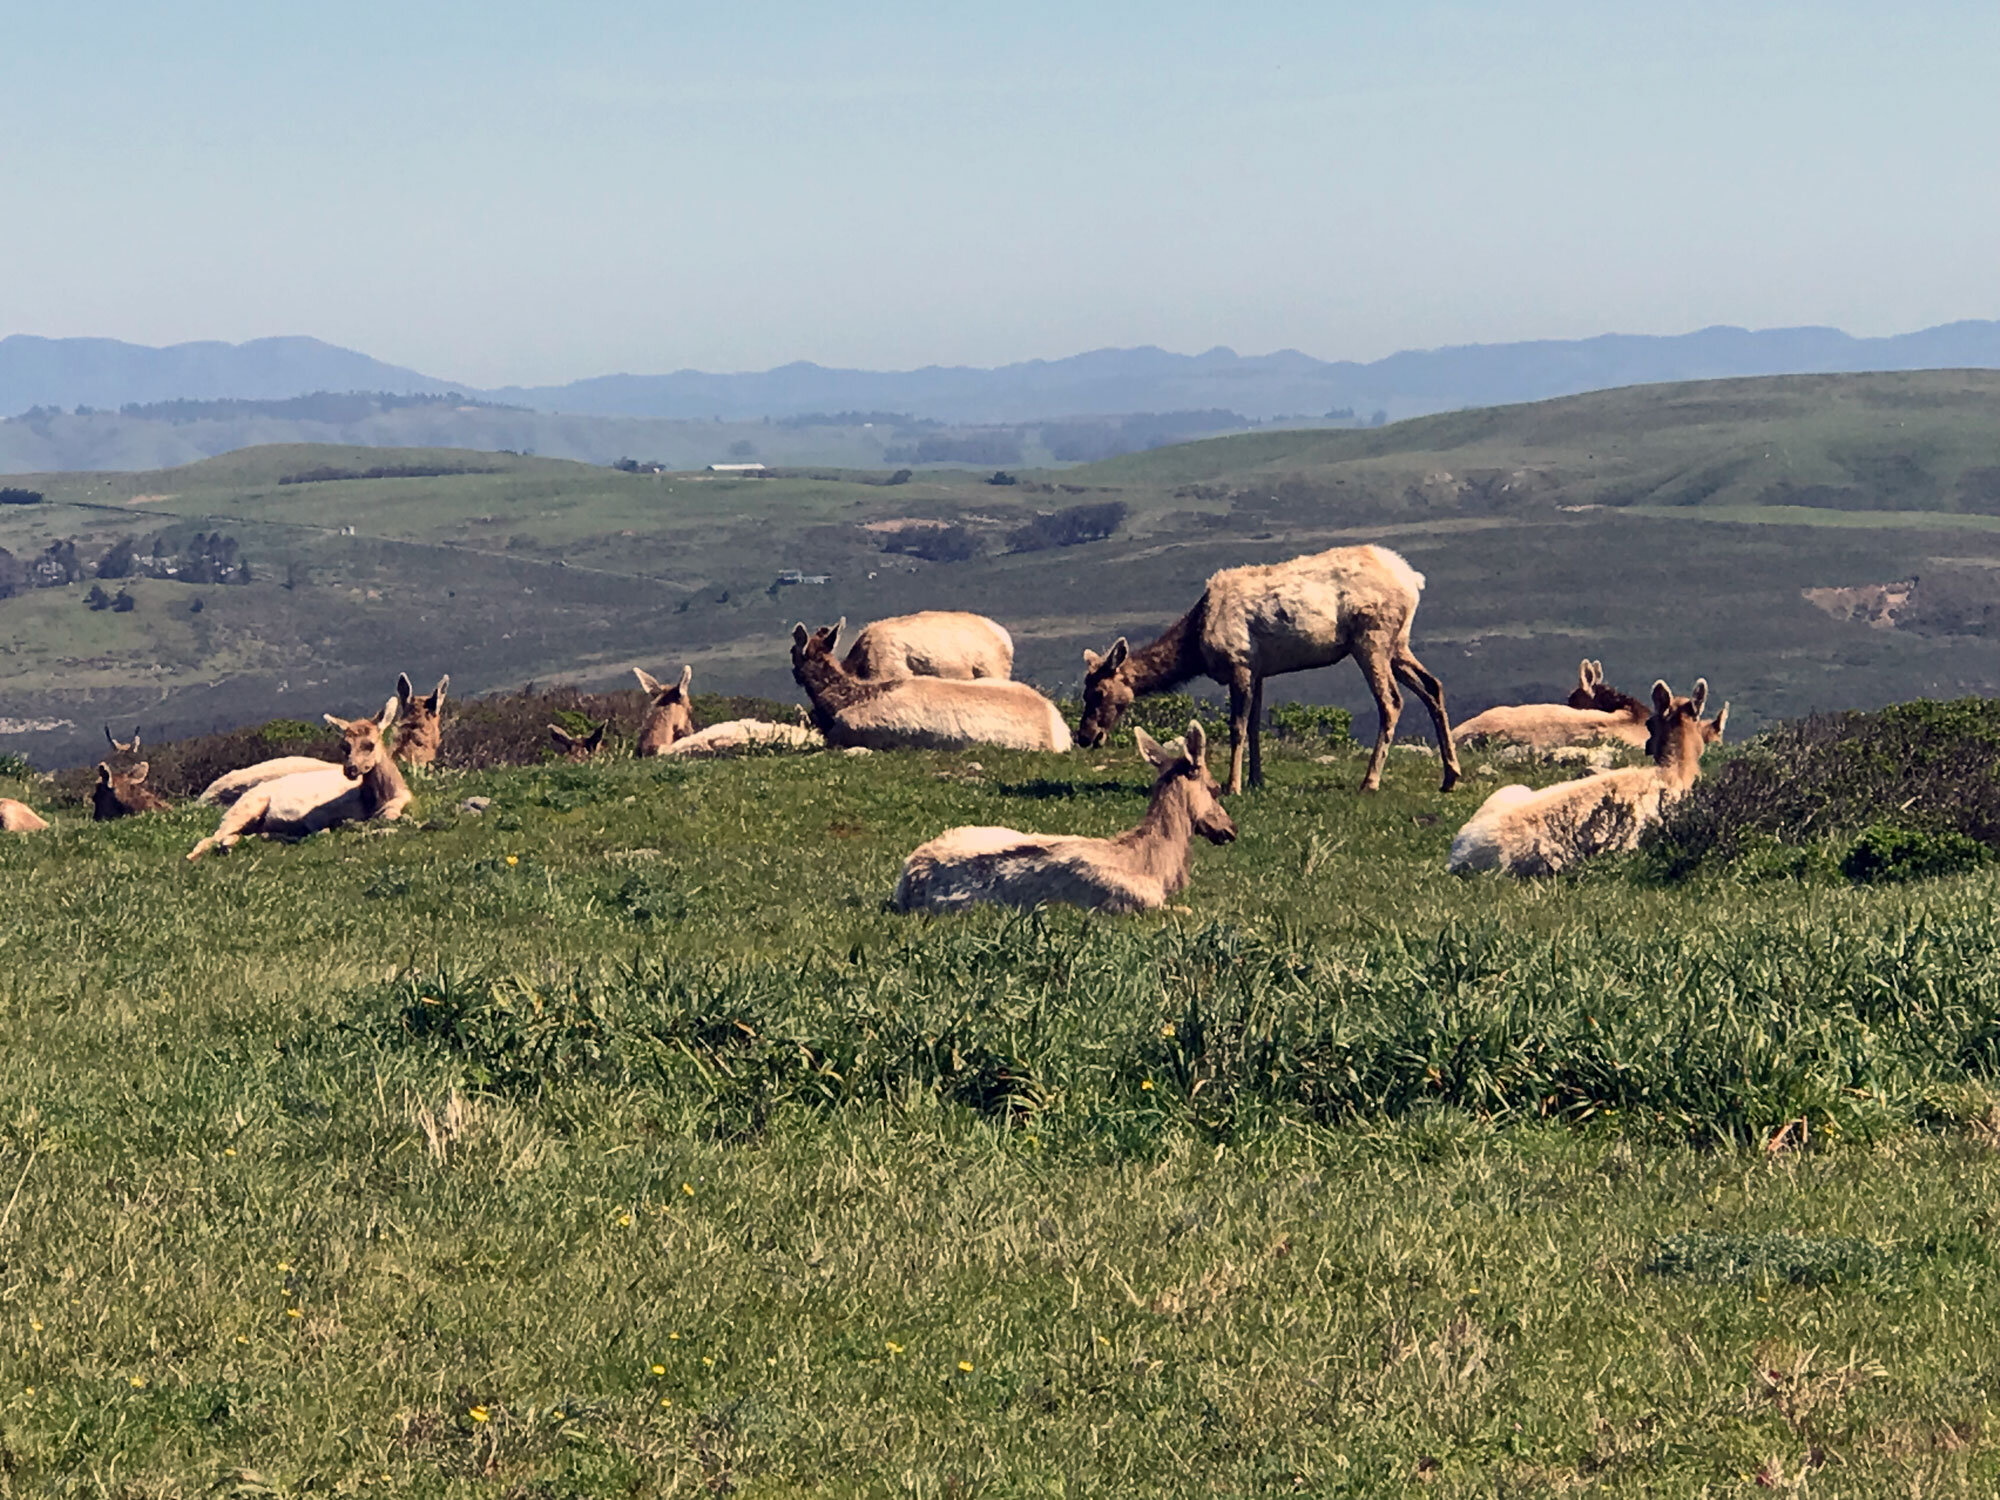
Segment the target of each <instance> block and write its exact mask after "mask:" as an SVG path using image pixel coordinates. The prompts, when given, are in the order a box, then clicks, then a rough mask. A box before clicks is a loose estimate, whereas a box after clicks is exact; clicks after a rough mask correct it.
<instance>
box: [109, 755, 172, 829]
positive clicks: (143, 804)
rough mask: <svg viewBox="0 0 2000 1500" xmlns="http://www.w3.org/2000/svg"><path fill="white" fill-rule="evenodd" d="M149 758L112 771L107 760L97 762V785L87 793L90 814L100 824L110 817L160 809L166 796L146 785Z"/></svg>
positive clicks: (162, 809) (120, 816)
mask: <svg viewBox="0 0 2000 1500" xmlns="http://www.w3.org/2000/svg"><path fill="white" fill-rule="evenodd" d="M152 768H153V767H152V763H151V762H150V761H143V760H142V761H140V762H139V763H138V764H137V765H135V766H133V767H132V768H131V769H129V770H125V771H114V770H112V769H111V763H110V762H109V761H104V760H101V761H99V762H98V763H97V785H96V786H95V787H94V788H92V789H91V793H90V815H91V817H92V818H93V819H95V820H96V821H97V822H99V823H109V822H110V821H111V820H112V819H113V818H129V817H131V816H133V815H134V814H136V813H149V812H162V811H164V810H165V809H166V806H167V799H166V798H165V797H162V796H161V795H160V794H159V793H158V792H156V791H154V790H153V789H152V788H151V787H149V786H147V785H146V773H147V772H148V771H150V770H152Z"/></svg>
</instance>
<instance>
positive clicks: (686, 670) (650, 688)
mask: <svg viewBox="0 0 2000 1500" xmlns="http://www.w3.org/2000/svg"><path fill="white" fill-rule="evenodd" d="M632 675H633V676H634V677H636V678H638V679H639V686H640V688H641V689H642V690H643V691H644V692H645V694H646V696H647V698H648V699H650V700H651V701H650V702H649V703H648V704H647V705H646V717H645V718H644V719H643V720H641V721H640V724H639V742H638V744H637V745H636V746H635V747H634V748H633V752H632V753H633V754H634V755H638V756H642V757H643V756H648V755H665V754H666V753H667V750H668V749H669V747H671V746H672V745H673V743H674V741H675V740H677V739H680V738H681V737H682V736H683V735H689V734H693V733H694V668H693V667H692V666H686V665H683V666H682V667H681V680H680V681H679V682H677V683H675V684H674V685H673V686H672V687H668V686H666V685H665V684H664V683H662V682H661V681H660V679H659V678H657V677H655V676H654V675H653V674H652V673H650V672H648V671H645V670H644V669H643V668H640V667H634V668H633V669H632Z"/></svg>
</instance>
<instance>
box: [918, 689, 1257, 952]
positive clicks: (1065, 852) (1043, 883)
mask: <svg viewBox="0 0 2000 1500" xmlns="http://www.w3.org/2000/svg"><path fill="white" fill-rule="evenodd" d="M1135 737H1136V738H1137V740H1138V742H1139V754H1140V755H1142V756H1143V757H1144V758H1145V759H1146V760H1147V761H1148V762H1149V763H1150V764H1151V765H1152V766H1153V767H1154V768H1155V769H1156V770H1157V771H1158V772H1159V778H1158V779H1157V780H1156V781H1155V782H1154V783H1153V797H1152V801H1151V802H1150V803H1149V804H1148V805H1147V807H1146V816H1145V818H1144V820H1143V821H1142V822H1141V823H1140V824H1139V826H1138V827H1136V828H1133V829H1131V830H1129V831H1128V832H1125V833H1121V834H1119V835H1118V836H1117V837H1116V838H1109V839H1094V838H1084V837H1081V836H1074V835H1063V834H1053V833H1021V832H1018V831H1016V830H1015V829H1012V828H954V829H952V830H951V831H950V832H949V833H941V834H939V835H938V836H937V837H936V838H934V839H932V840H931V841H930V842H929V843H927V844H923V845H921V846H919V847H918V848H917V849H916V850H915V851H913V852H912V853H911V855H910V857H909V858H908V859H906V860H904V861H903V874H902V878H901V879H899V880H898V881H897V882H896V894H895V898H894V899H895V904H896V907H897V909H898V910H900V911H958V910H962V909H963V908H965V907H968V906H977V905H980V904H983V903H995V904H998V905H1002V906H1036V905H1039V904H1041V903H1043V902H1063V903H1065V904H1067V905H1070V906H1083V907H1089V908H1092V909H1094V910H1097V911H1105V912H1134V911H1150V910H1152V909H1154V908H1155V907H1159V906H1164V905H1165V904H1166V902H1167V898H1168V897H1169V896H1171V895H1173V894H1174V893H1175V892H1176V891H1178V890H1180V889H1181V887H1183V886H1184V885H1186V884H1187V882H1188V846H1189V842H1190V840H1191V839H1192V837H1193V836H1194V835H1195V834H1197V833H1198V834H1200V835H1201V836H1202V837H1203V838H1205V839H1207V840H1208V841H1209V842H1210V843H1212V844H1226V843H1228V842H1230V840H1232V839H1234V838H1235V837H1236V825H1235V824H1234V823H1232V822H1231V821H1230V819H1229V814H1228V813H1227V812H1225V811H1224V810H1223V807H1222V804H1221V803H1220V802H1218V801H1216V793H1217V792H1218V791H1219V790H1220V788H1219V787H1217V786H1216V784H1215V778H1214V777H1212V776H1210V775H1209V774H1208V761H1207V751H1208V742H1207V737H1206V735H1205V734H1204V733H1203V731H1202V727H1201V724H1200V723H1199V722H1198V721H1197V722H1191V723H1189V725H1188V728H1187V738H1186V739H1185V740H1177V741H1175V742H1174V743H1173V744H1171V745H1161V744H1158V743H1156V742H1155V741H1154V739H1153V737H1152V736H1151V735H1149V734H1147V733H1146V731H1145V730H1143V729H1141V730H1138V731H1137V732H1136V735H1135Z"/></svg>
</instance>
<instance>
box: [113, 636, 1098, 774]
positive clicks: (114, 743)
mask: <svg viewBox="0 0 2000 1500" xmlns="http://www.w3.org/2000/svg"><path fill="white" fill-rule="evenodd" d="M1083 654H1084V655H1085V656H1088V655H1090V653H1089V652H1088V651H1086V652H1084V653H1083ZM104 743H105V744H107V745H109V746H110V747H111V748H112V749H113V750H116V749H117V748H118V739H117V736H115V735H113V734H112V732H111V726H110V725H109V724H106V725H105V726H104Z"/></svg>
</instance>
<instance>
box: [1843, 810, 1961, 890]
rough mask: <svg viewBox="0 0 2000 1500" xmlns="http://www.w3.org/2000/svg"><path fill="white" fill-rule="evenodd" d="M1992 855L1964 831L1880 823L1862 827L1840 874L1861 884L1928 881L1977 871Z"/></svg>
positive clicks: (1848, 852) (1845, 858)
mask: <svg viewBox="0 0 2000 1500" xmlns="http://www.w3.org/2000/svg"><path fill="white" fill-rule="evenodd" d="M1991 857H1992V855H1991V851H1990V850H1988V849H1987V847H1986V846H1985V845H1984V844H1982V843H1980V842H1979V841H1978V840H1977V839H1969V838H1967V837H1966V836H1965V835H1964V834H1962V833H1949V832H1946V833H1924V832H1921V831H1919V830H1917V829H1914V828H1901V827H1898V826H1897V825H1895V824H1893V823H1877V824H1875V825H1874V826H1872V827H1870V828H1866V829H1864V830H1862V834H1861V837H1860V838H1858V839H1856V840H1855V841H1854V845H1853V847H1852V848H1850V849H1849V850H1848V851H1847V854H1846V855H1845V857H1844V858H1842V860H1841V861H1840V873H1841V874H1843V875H1845V876H1846V877H1847V878H1848V879H1849V880H1852V881H1856V882H1859V883H1861V884H1875V883H1877V882H1883V881H1897V880H1928V879H1930V878H1931V877H1933V876H1936V875H1959V874H1963V873H1964V872H1965V871H1967V870H1976V869H1978V868H1979V867H1980V866H1981V865H1983V864H1985V863H1986V861H1987V860H1988V859H1989V858H1991Z"/></svg>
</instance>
